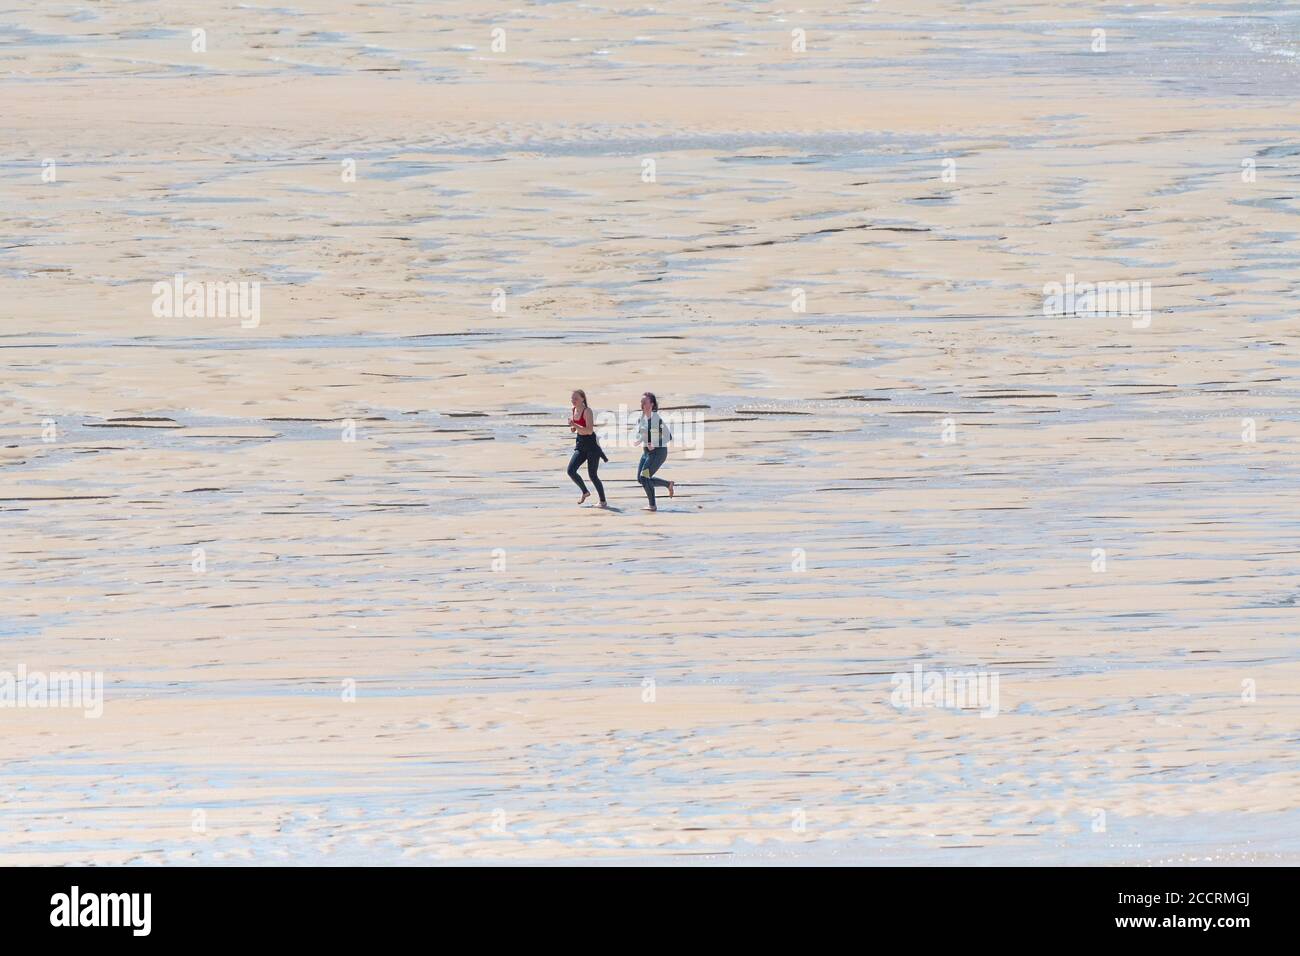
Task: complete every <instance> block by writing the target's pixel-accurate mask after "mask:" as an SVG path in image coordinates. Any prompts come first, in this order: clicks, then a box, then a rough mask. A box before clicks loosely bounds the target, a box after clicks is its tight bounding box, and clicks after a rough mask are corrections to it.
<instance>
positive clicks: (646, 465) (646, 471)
mask: <svg viewBox="0 0 1300 956" xmlns="http://www.w3.org/2000/svg"><path fill="white" fill-rule="evenodd" d="M652 474H654V472H653V471H651V470H650V452H648V451H643V452H642V453H641V461H640V463H639V464H638V465H637V466H636V480H637V481H638V482H640V483H641V487H642V488H643V489H644V490H645V496H646V497H647V498H649V499H650V507H651V508H653V507H655V486H654V485H652V484H650V476H651V475H652Z"/></svg>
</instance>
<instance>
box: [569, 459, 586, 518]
mask: <svg viewBox="0 0 1300 956" xmlns="http://www.w3.org/2000/svg"><path fill="white" fill-rule="evenodd" d="M586 457H587V453H586V452H584V451H583V450H582V449H581V448H575V449H574V450H573V457H572V458H570V459H569V477H570V478H572V479H573V483H574V484H575V485H577V486H578V488H579V490H580V491H581V492H582V497H584V498H585V497H587V495H589V494H591V492H590V491H588V490H587V486H586V485H585V484H583V481H582V476H581V475H580V474H578V466H579V465H581V464H582V460H583V459H584V458H586ZM578 504H582V502H578Z"/></svg>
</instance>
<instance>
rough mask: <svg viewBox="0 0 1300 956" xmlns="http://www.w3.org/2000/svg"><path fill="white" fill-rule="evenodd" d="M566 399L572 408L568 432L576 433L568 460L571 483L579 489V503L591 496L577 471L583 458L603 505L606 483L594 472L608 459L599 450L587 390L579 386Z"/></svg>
mask: <svg viewBox="0 0 1300 956" xmlns="http://www.w3.org/2000/svg"><path fill="white" fill-rule="evenodd" d="M569 401H570V402H571V403H572V405H573V410H572V411H571V412H570V413H569V431H571V432H573V433H574V434H575V435H577V436H578V437H577V442H576V444H575V445H574V447H573V457H572V458H570V459H569V477H570V478H572V479H573V483H574V484H576V485H577V486H578V490H579V491H581V492H582V497H581V498H579V499H578V504H582V503H583V502H584V501H586V500H587V499H588V498H590V497H591V492H590V491H588V490H587V486H586V485H585V484H584V483H583V481H582V476H581V475H579V474H578V466H579V465H581V464H582V463H583V462H584V461H585V462H586V463H587V477H588V478H590V479H591V483H592V484H593V485H595V486H596V494H598V495H600V506H601V507H602V508H606V507H608V505H607V503H606V502H605V486H604V485H602V484H601V483H600V478H599V477H598V476H597V474H596V471H597V469H598V468H600V463H601V461H602V459H603V460H604V461H609V459H608V458H606V457H605V453H604V452H603V451H601V450H600V441H599V440H598V439H597V438H596V416H595V415H594V413H593V412H592V410H591V407H590V406H589V405H588V404H587V393H586V392H584V391H583V390H582V389H580V388H579V389H575V390H574V393H573V394H572V395H570V396H569Z"/></svg>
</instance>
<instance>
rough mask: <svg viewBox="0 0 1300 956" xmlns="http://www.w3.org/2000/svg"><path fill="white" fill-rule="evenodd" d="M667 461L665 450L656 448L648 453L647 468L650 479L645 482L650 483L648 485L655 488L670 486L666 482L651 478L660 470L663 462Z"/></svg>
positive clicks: (666, 451) (666, 450)
mask: <svg viewBox="0 0 1300 956" xmlns="http://www.w3.org/2000/svg"><path fill="white" fill-rule="evenodd" d="M667 460H668V449H667V448H656V449H655V450H654V451H652V452H650V462H649V466H648V467H649V468H650V475H651V477H650V478H649V479H647V480H648V481H649V482H650V484H652V485H654V486H655V487H656V488H667V487H668V485H669V484H670V482H667V481H665V480H664V479H662V478H655V477H653V475H654V473H655V472H656V471H658V470H659V469H660V468H662V467H663V466H664V462H666V461H667Z"/></svg>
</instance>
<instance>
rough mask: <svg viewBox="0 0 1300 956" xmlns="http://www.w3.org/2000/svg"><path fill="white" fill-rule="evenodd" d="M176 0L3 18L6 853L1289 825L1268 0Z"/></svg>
mask: <svg viewBox="0 0 1300 956" xmlns="http://www.w3.org/2000/svg"><path fill="white" fill-rule="evenodd" d="M161 9H162V8H161V6H160V5H159V4H156V3H152V2H146V3H137V4H132V5H125V6H123V5H118V6H116V7H112V8H106V9H103V10H96V11H71V10H69V11H57V10H56V11H52V12H46V11H40V10H37V11H30V12H15V13H13V14H11V15H10V23H9V25H7V26H6V27H5V28H4V29H3V30H2V31H0V36H3V37H4V38H5V39H7V40H8V41H10V42H7V43H5V44H4V46H3V49H0V64H3V67H4V68H5V69H6V70H8V71H11V74H10V78H9V81H8V82H7V83H6V101H7V102H6V110H5V111H4V115H3V116H2V117H0V127H2V128H3V132H4V133H5V135H4V137H3V139H2V140H0V141H2V142H4V143H5V144H7V145H6V146H4V147H3V152H4V160H5V161H4V163H3V164H0V167H2V169H0V198H2V199H3V202H0V295H2V296H3V301H5V302H8V303H9V304H10V305H11V309H10V310H9V311H8V312H7V313H6V314H4V315H3V316H2V317H0V359H3V361H4V362H5V366H6V376H5V381H4V383H3V385H2V386H0V389H3V394H4V397H5V401H4V402H3V403H0V520H2V521H3V523H4V530H5V535H4V544H3V548H2V550H0V562H2V564H0V567H2V569H3V572H4V573H3V575H0V582H2V583H0V600H3V608H4V613H3V615H0V655H3V656H0V671H2V670H6V669H9V670H12V669H14V668H16V667H17V666H18V665H22V666H24V667H26V668H27V669H28V670H29V671H33V670H44V671H56V670H67V669H79V670H90V671H99V672H102V673H103V675H104V681H105V697H106V699H105V704H104V714H103V716H102V717H100V718H98V719H86V718H85V717H83V716H82V714H81V713H80V712H78V711H76V710H70V709H19V710H6V711H5V714H6V718H5V720H4V721H3V723H0V728H2V729H0V733H2V734H3V737H0V742H3V743H4V745H5V746H6V749H7V752H8V753H10V754H11V755H12V756H11V759H10V762H9V770H10V772H9V773H7V774H6V781H5V782H4V783H2V784H0V860H4V861H6V862H31V861H40V862H48V863H67V862H163V861H168V862H205V863H208V862H216V863H221V862H230V863H239V862H257V863H263V862H265V863H271V862H280V863H359V862H389V863H391V862H416V863H440V862H492V861H500V860H517V861H525V862H527V861H556V860H558V861H572V860H597V861H603V862H608V863H611V864H621V863H627V862H698V863H725V862H755V863H789V862H817V863H850V862H870V863H899V862H925V863H957V864H962V863H980V864H985V863H1013V864H1020V863H1044V862H1046V863H1065V862H1068V863H1088V864H1114V863H1120V864H1125V863H1127V864H1146V863H1152V862H1157V863H1159V862H1174V863H1183V862H1193V861H1196V860H1208V861H1215V862H1227V863H1276V862H1290V863H1294V862H1296V861H1297V852H1298V850H1297V847H1296V843H1295V837H1294V833H1295V826H1294V818H1295V813H1296V812H1297V810H1296V804H1295V794H1296V793H1297V792H1300V791H1298V789H1297V784H1300V773H1298V772H1297V767H1296V760H1295V753H1294V746H1293V744H1292V739H1293V738H1294V736H1295V730H1296V726H1297V719H1298V717H1300V703H1298V701H1297V698H1296V695H1295V694H1294V692H1293V688H1294V687H1295V686H1296V678H1297V676H1298V675H1300V666H1298V665H1297V657H1296V649H1295V634H1296V621H1297V617H1296V615H1297V605H1298V602H1300V588H1298V587H1297V585H1296V584H1295V573H1294V572H1295V565H1296V558H1297V555H1298V554H1300V546H1297V545H1296V543H1295V542H1296V540H1297V532H1300V518H1297V515H1300V507H1297V506H1298V505H1300V500H1297V488H1300V481H1298V479H1300V459H1298V457H1297V447H1298V446H1297V443H1298V442H1300V420H1298V418H1300V416H1298V415H1297V398H1300V394H1298V390H1297V380H1296V375H1295V368H1296V364H1297V361H1296V344H1297V321H1296V319H1295V303H1294V287H1295V264H1296V261H1297V256H1300V245H1298V244H1297V230H1296V225H1295V221H1294V218H1295V213H1296V212H1297V210H1300V205H1297V202H1296V200H1295V195H1296V189H1297V186H1300V166H1298V165H1297V163H1298V161H1300V152H1298V151H1297V150H1298V148H1297V146H1296V141H1297V139H1298V138H1300V129H1298V128H1297V124H1296V123H1295V122H1294V121H1293V114H1294V110H1293V106H1294V102H1295V96H1296V93H1297V91H1298V86H1300V83H1298V81H1300V74H1298V73H1297V71H1298V70H1300V62H1297V58H1296V57H1295V56H1294V55H1293V53H1294V51H1295V50H1296V49H1297V48H1298V44H1297V42H1296V37H1297V27H1298V25H1300V18H1297V17H1296V16H1295V15H1293V13H1291V12H1287V11H1280V10H1278V8H1277V7H1276V6H1275V5H1273V4H1262V3H1257V4H1231V5H1222V4H1212V3H1195V4H1190V5H1188V4H1184V5H1180V6H1179V7H1177V8H1176V9H1175V8H1164V7H1154V6H1151V7H1126V8H1123V10H1119V9H1118V8H1114V7H1112V6H1109V5H1105V4H1095V3H1084V4H1082V5H1079V4H1075V5H1070V6H1068V7H1067V6H1058V5H1055V4H1049V3H1043V2H1029V3H1026V4H1022V5H1021V6H1020V7H1018V8H1017V9H1016V10H1015V11H1005V10H1001V9H995V5H992V4H988V5H982V4H958V3H934V2H927V3H918V4H909V5H908V6H907V9H875V8H873V7H871V6H870V5H868V6H866V7H862V6H859V7H848V6H845V7H832V8H828V9H826V10H821V11H815V12H809V13H806V14H801V15H796V14H792V13H785V14H779V15H778V14H776V13H774V12H769V11H757V12H755V11H750V10H742V9H740V8H739V7H735V6H733V5H729V4H706V5H705V6H704V7H700V6H699V5H698V4H691V5H686V4H681V3H675V2H670V3H667V4H661V5H658V6H657V7H656V8H655V9H654V10H651V9H649V8H646V9H644V10H642V11H639V12H637V13H635V14H634V15H633V14H627V13H626V12H623V11H612V10H609V11H606V10H598V9H592V8H584V9H583V12H582V19H581V20H580V21H575V20H574V17H573V10H572V9H571V7H570V5H565V4H530V5H528V6H526V7H525V8H522V10H521V11H516V12H512V13H511V14H510V15H509V16H508V17H505V15H504V14H503V17H504V18H503V19H502V20H501V23H503V24H504V25H505V27H506V29H507V32H508V36H509V44H508V48H507V52H505V53H493V52H492V51H491V49H490V42H491V38H490V30H491V28H492V27H493V26H494V25H496V23H497V21H496V20H494V19H493V18H492V16H488V15H484V14H483V13H482V12H481V11H474V10H473V9H472V8H470V7H463V8H462V7H460V6H458V5H455V4H452V5H449V6H446V5H444V6H440V7H438V8H436V9H434V8H426V7H424V6H421V5H411V6H406V5H379V6H368V7H365V8H364V9H363V8H361V7H357V6H354V5H350V4H343V3H337V4H336V3H321V4H313V5H311V8H310V9H308V8H306V7H304V8H303V9H297V8H293V9H291V8H262V7H256V6H254V5H243V6H240V7H238V8H237V13H235V14H231V15H230V16H229V17H227V18H225V19H222V20H221V21H220V22H217V23H208V25H207V28H208V52H207V53H204V54H199V53H195V52H193V51H192V50H191V48H190V39H191V36H190V32H189V28H188V27H187V28H186V29H184V30H181V29H175V28H160V27H159V26H158V22H159V16H158V15H159V11H160V10H161ZM167 12H168V16H167V17H166V18H165V19H166V22H168V23H182V22H184V23H191V22H192V23H194V24H196V25H202V24H203V23H204V17H203V13H204V8H203V5H201V4H197V3H190V2H188V0H177V2H175V3H172V4H169V5H168V7H167ZM796 27H798V28H801V29H805V30H806V31H807V39H808V45H807V51H806V52H805V53H802V54H795V53H793V52H792V51H791V49H790V31H791V29H794V28H796ZM1096 28H1103V29H1105V30H1106V45H1107V49H1106V52H1104V53H1094V52H1093V51H1092V49H1091V44H1092V42H1093V34H1092V31H1093V30H1094V29H1096ZM376 71H382V72H376ZM47 159H53V160H55V161H56V162H57V169H58V174H57V179H56V181H54V182H43V181H42V179H41V173H42V169H43V168H45V167H44V166H43V163H44V162H45V160H47ZM646 159H651V160H653V161H654V166H653V172H654V175H653V177H652V178H651V179H650V180H649V181H647V180H646V178H645V176H646V174H647V167H646V165H645V163H644V160H646ZM346 160H351V161H354V163H355V170H356V178H355V181H349V180H345V179H344V178H342V177H341V169H343V168H346V163H345V161H346ZM945 160H952V161H953V165H952V166H951V167H949V166H947V165H945ZM1245 160H1249V161H1250V162H1249V164H1247V165H1243V161H1245ZM1247 166H1249V169H1247ZM947 170H951V171H953V172H954V173H955V178H945V175H944V174H945V171H947ZM1247 171H1249V172H1250V173H1252V174H1253V175H1252V176H1251V177H1247V176H1244V175H1243V173H1244V172H1247ZM176 273H184V274H185V276H186V277H187V278H190V279H193V280H196V281H220V282H230V281H258V282H260V283H261V288H260V292H261V299H260V302H261V314H260V318H259V322H258V323H257V325H256V327H253V328H244V327H241V324H240V321H239V318H238V317H235V316H205V317H192V318H172V317H162V318H159V317H157V316H155V314H154V312H153V310H152V299H153V296H152V291H151V290H152V287H153V285H154V283H156V282H159V281H163V282H170V281H171V280H172V277H173V275H174V274H176ZM1067 275H1073V276H1075V277H1077V279H1078V281H1080V282H1103V281H1125V282H1128V281H1140V282H1149V283H1150V284H1151V300H1152V314H1151V316H1150V324H1149V325H1146V326H1142V325H1141V324H1140V323H1137V324H1135V322H1134V321H1132V317H1130V316H1127V315H1125V316H1113V317H1098V318H1089V317H1075V316H1072V317H1063V316H1045V315H1044V311H1043V299H1044V286H1045V284H1046V283H1050V282H1065V281H1066V277H1067ZM497 290H500V291H501V292H503V293H504V294H505V295H504V299H502V297H501V296H500V295H499V294H498V291H497ZM795 290H802V292H803V304H804V311H795V310H794V309H792V304H794V303H795V302H797V301H798V297H797V295H796V293H795ZM494 304H496V305H498V306H501V308H499V309H494ZM574 387H582V388H585V389H586V390H587V391H588V393H589V395H591V397H592V401H593V404H594V406H595V407H596V408H597V409H598V410H600V411H615V410H617V408H618V406H619V405H620V404H623V405H626V406H633V407H635V404H636V402H637V400H638V397H639V395H640V393H641V392H642V391H643V390H644V389H646V388H652V389H654V390H655V391H656V392H657V393H658V394H659V396H660V398H661V400H662V401H663V404H664V406H665V408H669V407H671V408H673V409H676V410H679V411H680V413H682V414H689V415H696V414H698V415H699V419H698V421H699V422H701V424H700V426H699V427H700V432H699V434H700V437H701V443H700V444H699V445H698V446H691V447H688V446H685V445H682V444H680V443H679V444H678V445H675V446H674V447H673V449H672V451H671V454H670V457H669V460H668V463H667V464H666V465H665V466H664V469H663V471H662V472H661V474H662V475H663V476H665V477H668V478H672V479H674V480H675V481H677V482H678V485H677V495H676V497H674V498H672V499H668V498H666V497H664V496H663V495H661V497H660V503H661V510H660V511H659V513H657V514H655V515H648V514H645V513H643V512H642V511H640V508H641V505H642V504H643V502H644V498H643V496H642V494H641V491H640V488H639V487H638V486H637V485H636V483H635V481H634V476H633V472H634V468H635V464H636V451H635V449H633V448H630V447H627V445H626V444H625V443H621V442H619V441H617V440H616V439H615V438H614V437H613V436H607V437H606V439H605V447H606V451H607V452H608V454H609V457H610V462H609V463H608V464H606V465H603V466H602V468H601V477H602V480H603V481H604V482H605V485H606V488H607V490H608V493H609V495H610V499H611V504H612V505H613V506H614V507H613V508H612V509H611V510H610V511H608V512H602V511H598V510H596V509H592V508H583V509H578V508H576V507H574V501H575V499H576V496H577V493H576V489H575V488H574V487H573V486H572V484H571V483H570V482H569V481H568V479H567V478H566V477H565V475H564V467H565V465H566V463H567V459H568V455H569V453H570V450H571V447H572V438H571V436H570V435H569V433H568V431H567V429H566V428H565V427H564V420H565V419H564V415H565V413H566V412H567V407H566V405H565V402H566V400H567V397H568V394H569V392H570V390H571V389H572V388H574ZM694 420H695V419H692V421H694ZM51 423H52V425H53V427H54V429H55V431H54V432H53V433H51V432H50V427H51ZM46 439H48V440H46ZM696 452H698V454H696ZM1098 549H1101V550H1103V551H1104V555H1102V556H1101V557H1100V558H1099V556H1098ZM200 555H201V557H200ZM196 562H197V563H198V565H200V566H201V567H199V568H198V569H197V570H196ZM917 665H920V666H922V668H923V669H924V670H925V671H927V672H933V671H949V672H953V671H956V672H963V673H965V672H974V673H980V674H983V675H985V676H992V675H996V676H997V678H998V694H999V696H998V699H997V700H996V707H995V708H993V709H995V710H996V712H997V713H996V716H993V715H991V714H990V716H987V717H986V716H981V713H988V712H989V711H990V707H988V706H979V707H971V706H966V707H964V708H962V707H915V708H907V707H900V706H899V705H898V703H897V701H896V700H895V698H894V691H895V686H896V683H897V682H896V680H895V677H896V675H898V678H899V680H902V679H906V678H908V677H909V676H910V675H911V674H912V673H913V669H914V667H916V666H917ZM353 694H355V699H353V698H352V695H353ZM968 703H969V702H968ZM1098 811H1102V813H1103V817H1101V818H1099V817H1098ZM1102 818H1104V820H1105V821H1106V822H1105V828H1104V829H1100V830H1099V829H1096V826H1097V821H1098V820H1099V819H1102ZM197 821H201V826H200V824H199V822H197Z"/></svg>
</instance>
